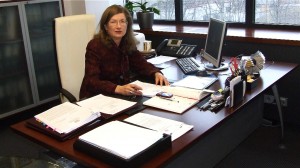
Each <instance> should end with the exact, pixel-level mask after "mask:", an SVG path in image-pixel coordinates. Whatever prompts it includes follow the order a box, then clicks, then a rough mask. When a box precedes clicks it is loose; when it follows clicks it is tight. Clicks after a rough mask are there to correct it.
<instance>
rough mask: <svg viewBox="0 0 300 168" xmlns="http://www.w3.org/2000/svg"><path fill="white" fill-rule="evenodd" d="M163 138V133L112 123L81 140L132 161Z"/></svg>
mask: <svg viewBox="0 0 300 168" xmlns="http://www.w3.org/2000/svg"><path fill="white" fill-rule="evenodd" d="M162 137H163V134H162V133H159V132H157V131H153V130H150V129H146V128H142V127H138V126H134V125H131V124H128V123H125V122H121V121H112V122H109V123H107V124H104V125H102V126H100V127H98V128H95V129H93V130H91V131H89V132H87V133H85V134H83V135H81V136H80V137H79V140H81V141H84V142H86V143H89V144H91V145H93V146H95V147H96V148H99V149H102V150H105V151H107V152H109V153H112V154H114V155H116V156H119V157H121V158H124V159H130V158H132V157H133V156H135V155H136V154H138V153H140V152H142V151H144V150H145V149H147V148H148V147H150V146H151V145H153V144H154V143H156V142H157V141H158V140H160V139H161V138H162Z"/></svg>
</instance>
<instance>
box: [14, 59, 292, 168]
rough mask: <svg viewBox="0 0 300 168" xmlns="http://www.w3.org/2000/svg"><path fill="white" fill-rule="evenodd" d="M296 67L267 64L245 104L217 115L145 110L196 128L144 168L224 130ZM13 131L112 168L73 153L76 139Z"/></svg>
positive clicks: (91, 163) (21, 126)
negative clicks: (228, 123)
mask: <svg viewBox="0 0 300 168" xmlns="http://www.w3.org/2000/svg"><path fill="white" fill-rule="evenodd" d="M296 67H297V64H293V63H282V62H275V63H267V64H266V65H265V68H264V69H263V70H262V71H261V78H259V81H258V86H257V87H255V88H253V89H252V90H251V91H247V92H246V95H245V98H244V100H243V102H242V103H240V104H239V105H237V106H235V107H233V108H222V109H221V110H220V111H219V112H217V113H213V112H209V111H200V110H199V109H198V108H197V107H193V108H191V109H189V110H188V111H187V112H185V113H183V114H175V113H170V112H166V111H162V110H159V109H154V108H146V109H145V110H143V112H144V113H149V114H153V115H157V116H161V117H165V118H170V119H173V120H178V121H182V122H185V123H187V124H191V125H194V129H193V130H192V131H189V132H188V133H186V134H184V135H183V136H181V137H179V138H178V139H177V140H175V141H173V142H172V148H169V149H167V150H165V151H164V152H162V153H161V154H159V155H157V156H156V157H154V158H151V159H149V160H148V161H147V162H146V163H145V164H144V165H143V167H160V166H163V165H164V164H167V163H168V162H169V161H171V160H172V159H174V158H175V157H177V156H178V155H180V154H181V153H182V152H183V151H184V150H185V149H187V148H189V147H190V146H192V144H193V143H195V142H196V141H199V140H201V139H202V138H203V137H205V136H206V135H208V134H209V133H210V132H211V131H213V130H214V129H215V128H217V127H220V126H222V123H223V122H225V121H226V120H228V119H230V118H231V117H232V116H233V115H234V114H236V113H238V112H239V109H240V108H241V107H243V106H245V105H247V104H248V103H249V102H250V101H251V100H252V99H253V98H254V97H256V96H258V95H260V94H261V93H262V92H264V91H265V90H266V89H267V88H269V87H270V86H271V85H273V84H274V83H276V82H277V81H278V80H280V79H281V78H283V77H284V76H285V75H287V74H288V73H289V72H290V71H292V70H293V69H295V68H296ZM171 68H172V67H171ZM170 70H171V69H165V70H164V73H165V74H166V75H167V76H169V75H173V77H181V76H182V75H183V74H182V72H181V71H180V70H178V69H177V70H175V71H174V69H173V70H172V74H168V73H170ZM226 73H229V71H228V72H220V75H219V79H220V80H219V81H217V82H215V83H214V84H213V85H212V86H211V88H212V89H219V88H223V87H224V81H225V79H226V77H227V75H221V74H226ZM126 117H128V116H126V115H125V114H124V115H121V116H119V117H118V118H117V119H120V120H122V119H124V118H126ZM11 128H12V129H13V130H14V131H16V132H17V133H19V134H21V135H23V136H25V137H27V138H29V139H30V140H32V141H34V142H36V143H38V144H40V145H42V146H44V147H46V148H48V149H50V150H53V151H55V152H57V153H59V154H61V155H63V156H65V157H67V158H69V159H71V160H74V161H76V162H78V163H79V164H82V165H85V166H88V167H111V166H110V165H108V164H106V163H104V162H102V161H101V160H97V159H95V158H93V157H91V156H88V155H86V154H84V153H81V152H79V151H76V150H74V149H73V143H74V141H75V140H76V138H73V139H70V140H67V141H64V142H59V141H57V140H55V139H53V138H51V137H49V136H47V135H44V134H42V133H39V132H37V131H35V130H33V129H30V128H28V127H26V121H22V122H19V123H17V124H14V125H12V126H11Z"/></svg>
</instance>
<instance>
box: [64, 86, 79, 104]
mask: <svg viewBox="0 0 300 168" xmlns="http://www.w3.org/2000/svg"><path fill="white" fill-rule="evenodd" d="M60 94H61V95H62V96H64V97H66V98H67V99H68V101H69V102H71V103H75V102H76V101H77V100H76V97H75V96H74V95H73V94H72V93H70V92H69V91H67V90H66V89H64V88H62V89H61V90H60Z"/></svg>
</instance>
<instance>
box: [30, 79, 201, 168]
mask: <svg viewBox="0 0 300 168" xmlns="http://www.w3.org/2000/svg"><path fill="white" fill-rule="evenodd" d="M135 83H139V85H143V86H144V90H143V91H147V88H148V95H147V94H145V95H144V96H150V97H151V98H150V99H148V100H146V101H145V102H144V104H150V106H151V103H149V100H151V101H154V100H155V101H157V102H156V103H155V104H162V107H163V106H165V105H164V103H169V102H173V101H174V102H175V100H173V99H174V97H176V96H175V94H178V93H181V92H182V93H183V95H184V94H186V95H189V96H192V97H191V98H185V97H182V98H179V99H178V100H177V99H176V104H178V105H182V107H183V108H182V107H181V106H175V111H174V112H177V111H176V110H178V108H179V107H180V108H179V109H180V110H182V112H183V111H185V110H186V109H187V108H189V107H191V106H192V105H193V104H195V103H196V102H198V101H199V99H200V95H201V91H195V90H193V89H189V88H181V87H172V88H171V87H167V86H166V87H161V86H157V85H154V84H150V83H144V82H140V81H135ZM149 88H150V89H149ZM162 88H164V90H165V91H168V92H169V93H171V90H172V91H173V92H172V94H167V95H165V94H162V93H161V92H160V91H161V89H162ZM170 89H171V90H170ZM150 92H151V93H150ZM145 93H146V92H145ZM149 93H150V94H149ZM155 93H156V94H155ZM159 93H160V94H161V96H157V95H160V94H159ZM152 94H155V95H152ZM173 94H174V95H173ZM163 96H165V97H166V98H167V99H163V98H162V97H163ZM193 97H194V99H193ZM157 98H158V100H156V99H157ZM168 98H172V99H168ZM178 101H180V102H178ZM186 101H191V102H188V103H189V104H187V105H186V104H185V103H186ZM147 102H148V103H147ZM137 103H138V102H134V101H128V100H123V99H121V98H115V97H109V96H104V95H102V94H99V95H96V96H94V97H91V98H88V99H84V100H81V101H78V102H76V103H74V104H73V103H70V102H65V103H62V104H59V105H57V106H55V107H52V108H50V109H48V110H46V111H44V112H42V113H40V114H37V115H35V116H34V117H33V118H31V119H29V120H27V126H28V127H29V128H32V129H35V130H37V131H39V132H42V133H44V134H46V135H49V136H50V137H52V138H55V139H57V140H59V141H66V140H68V139H71V138H74V137H76V136H79V137H78V138H76V140H75V142H74V144H73V148H74V149H75V150H78V151H81V152H83V153H87V154H89V155H91V156H93V157H96V158H98V159H101V160H103V161H105V162H107V163H108V164H112V165H114V166H117V167H138V166H139V165H140V164H142V163H143V162H145V161H146V160H147V159H149V158H151V157H154V156H155V155H157V154H158V153H160V152H162V151H163V150H165V149H167V148H170V147H171V144H172V141H174V140H176V139H177V138H179V137H180V136H182V135H183V134H185V133H187V132H188V131H190V130H192V129H193V125H189V124H186V123H183V122H180V121H176V120H171V119H167V118H163V117H158V116H154V115H150V114H146V113H142V112H140V113H137V114H135V115H132V116H130V117H128V118H126V119H124V120H114V119H113V118H112V117H113V116H116V115H118V114H121V113H122V112H127V111H130V110H132V109H134V107H135V106H136V105H137ZM170 107H172V106H170ZM163 109H164V108H163ZM167 110H168V109H167ZM169 110H171V111H172V110H174V109H169ZM180 112H181V111H180ZM137 144H138V145H137Z"/></svg>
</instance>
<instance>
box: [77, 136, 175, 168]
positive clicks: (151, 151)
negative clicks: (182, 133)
mask: <svg viewBox="0 0 300 168" xmlns="http://www.w3.org/2000/svg"><path fill="white" fill-rule="evenodd" d="M137 145H138V144H137ZM171 145H172V143H171V136H170V135H167V134H164V136H163V137H162V138H161V139H160V140H159V141H157V142H156V143H154V144H153V145H151V146H150V147H148V148H147V149H146V150H143V151H142V152H140V153H138V154H136V155H134V156H133V157H131V158H130V159H124V158H122V157H119V156H117V155H114V154H112V153H110V152H108V151H105V150H103V149H101V148H97V147H96V146H93V145H91V144H90V143H87V142H85V141H82V140H80V139H77V140H76V141H75V143H74V145H73V147H74V149H76V150H78V151H81V152H83V153H86V154H88V155H90V156H92V157H95V158H97V159H99V160H102V161H104V162H106V163H108V164H111V165H113V166H114V167H122V168H123V167H130V168H132V167H139V166H140V165H142V164H143V163H144V162H145V161H147V160H148V159H150V158H152V157H154V156H155V155H157V154H159V153H160V152H162V151H164V150H166V149H168V148H170V147H171Z"/></svg>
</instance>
